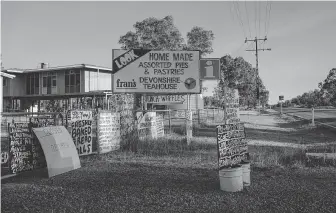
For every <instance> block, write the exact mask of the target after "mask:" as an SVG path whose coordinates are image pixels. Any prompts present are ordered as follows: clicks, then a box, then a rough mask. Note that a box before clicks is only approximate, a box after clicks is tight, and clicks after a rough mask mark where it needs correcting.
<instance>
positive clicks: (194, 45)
mask: <svg viewBox="0 0 336 213" xmlns="http://www.w3.org/2000/svg"><path fill="white" fill-rule="evenodd" d="M187 38H188V39H187V46H186V49H188V50H200V51H201V55H202V56H205V55H206V54H210V53H212V52H213V49H212V41H213V40H214V34H213V32H212V31H211V30H209V31H207V30H204V29H203V28H202V27H193V28H192V29H191V31H190V32H188V33H187Z"/></svg>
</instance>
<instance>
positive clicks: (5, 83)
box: [2, 77, 7, 87]
mask: <svg viewBox="0 0 336 213" xmlns="http://www.w3.org/2000/svg"><path fill="white" fill-rule="evenodd" d="M2 86H3V87H7V78H6V77H2Z"/></svg>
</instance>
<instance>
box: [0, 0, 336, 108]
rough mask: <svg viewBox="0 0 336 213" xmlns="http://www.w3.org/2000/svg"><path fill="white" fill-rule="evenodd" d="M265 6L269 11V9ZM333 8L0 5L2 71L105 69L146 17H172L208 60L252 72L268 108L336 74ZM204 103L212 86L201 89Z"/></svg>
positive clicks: (281, 4)
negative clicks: (200, 33) (233, 62)
mask: <svg viewBox="0 0 336 213" xmlns="http://www.w3.org/2000/svg"><path fill="white" fill-rule="evenodd" d="M270 5H271V6H270ZM335 11H336V2H335V1H334V2H333V1H329V2H328V1H326V2H321V1H315V2H311V1H308V2H303V1H298V2H294V1H267V2H266V1H264V2H260V1H246V2H245V1H235V2H232V1H217V2H216V1H214V2H195V1H193V2H191V1H189V2H188V1H186V2H182V1H181V2H179V1H171V2H161V1H157V2H153V1H149V2H141V1H136V2H128V1H124V2H115V1H109V2H108V1H104V2H94V1H92V2H76V1H69V2H65V1H58V2H57V1H56V2H42V1H40V2H39V1H36V2H11V1H8V2H4V1H2V2H1V54H2V63H3V66H4V67H5V68H23V69H31V68H36V67H37V65H38V63H41V62H46V63H49V65H50V66H51V67H52V66H64V65H72V64H82V63H85V64H93V65H97V66H105V67H111V66H112V49H119V48H120V44H118V40H119V37H120V36H121V35H124V34H125V33H126V32H128V31H133V30H134V28H133V25H134V24H135V23H136V22H137V21H142V20H144V19H146V18H148V17H156V18H164V17H165V16H167V15H172V16H173V18H174V23H175V25H176V27H177V28H178V29H179V30H180V32H181V33H182V35H183V36H184V37H185V38H186V34H187V32H188V31H190V30H191V29H192V27H194V26H199V27H203V28H204V29H206V30H212V31H213V33H214V35H215V40H214V41H213V49H214V52H213V53H212V54H210V55H208V56H206V57H209V58H220V57H222V56H224V55H226V54H231V55H232V56H234V57H238V56H241V57H243V58H244V59H245V60H246V61H248V62H250V63H251V64H252V66H253V67H255V65H256V61H255V55H254V53H253V52H248V51H245V50H246V49H254V48H255V43H254V42H247V43H245V38H247V39H253V38H255V37H256V36H257V37H258V38H264V37H265V36H266V35H267V41H266V42H263V41H260V42H259V44H258V45H259V46H258V48H271V51H259V74H260V77H261V78H262V80H263V82H264V84H265V86H266V88H267V89H268V90H269V91H270V100H269V103H270V104H274V103H277V101H278V99H279V95H284V97H285V99H290V98H293V97H296V96H297V95H301V94H302V93H304V92H308V91H310V90H314V89H317V88H318V87H317V86H318V83H319V82H321V81H323V80H324V79H325V78H326V77H327V75H328V73H329V71H330V70H331V69H332V68H336V13H335ZM203 86H206V87H209V90H208V92H207V93H205V95H211V94H212V90H213V87H214V86H216V81H207V82H204V84H203Z"/></svg>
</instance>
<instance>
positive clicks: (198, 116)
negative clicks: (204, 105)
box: [197, 109, 201, 125]
mask: <svg viewBox="0 0 336 213" xmlns="http://www.w3.org/2000/svg"><path fill="white" fill-rule="evenodd" d="M197 111H198V113H197V119H198V125H200V123H201V121H200V109H198V110H197Z"/></svg>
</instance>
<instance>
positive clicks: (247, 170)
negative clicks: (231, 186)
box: [242, 163, 251, 186]
mask: <svg viewBox="0 0 336 213" xmlns="http://www.w3.org/2000/svg"><path fill="white" fill-rule="evenodd" d="M242 168H243V183H244V186H250V185H251V176H250V174H251V164H250V163H246V164H242Z"/></svg>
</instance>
